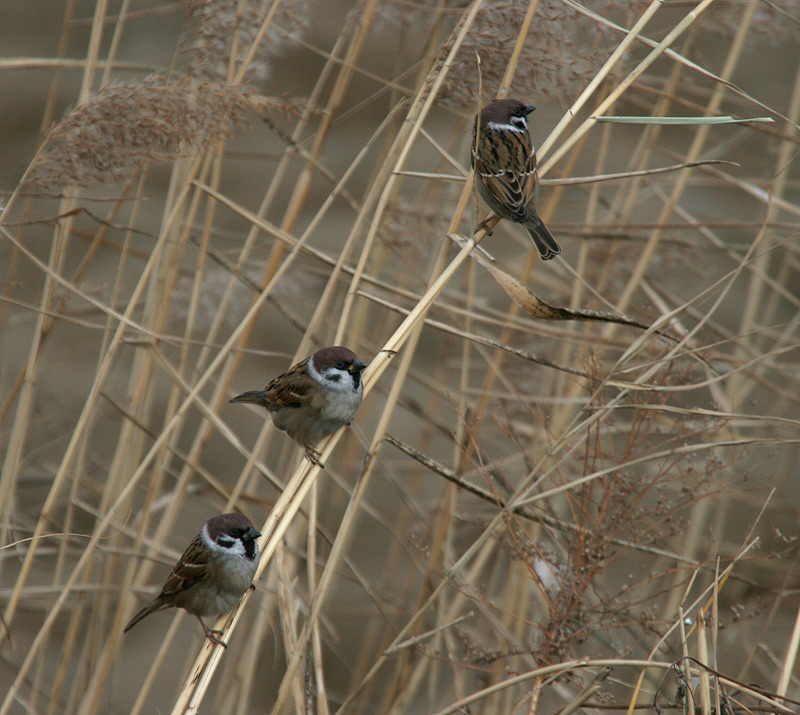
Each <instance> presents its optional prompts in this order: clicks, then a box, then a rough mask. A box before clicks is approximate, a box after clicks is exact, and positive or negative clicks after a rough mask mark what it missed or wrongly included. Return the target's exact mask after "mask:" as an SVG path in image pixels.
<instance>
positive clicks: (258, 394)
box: [229, 390, 267, 405]
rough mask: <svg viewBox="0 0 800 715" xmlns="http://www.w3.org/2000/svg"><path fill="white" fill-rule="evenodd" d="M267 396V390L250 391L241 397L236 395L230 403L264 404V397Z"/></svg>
mask: <svg viewBox="0 0 800 715" xmlns="http://www.w3.org/2000/svg"><path fill="white" fill-rule="evenodd" d="M266 394H267V391H266V390H250V392H243V393H242V394H241V395H236V397H234V398H233V399H232V400H229V402H252V403H254V404H256V405H261V404H263V400H264V395H266Z"/></svg>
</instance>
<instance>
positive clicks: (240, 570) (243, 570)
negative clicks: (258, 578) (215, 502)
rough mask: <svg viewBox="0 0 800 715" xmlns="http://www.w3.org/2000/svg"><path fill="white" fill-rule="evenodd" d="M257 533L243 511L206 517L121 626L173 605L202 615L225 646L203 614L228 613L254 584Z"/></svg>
mask: <svg viewBox="0 0 800 715" xmlns="http://www.w3.org/2000/svg"><path fill="white" fill-rule="evenodd" d="M259 536H261V534H260V533H259V532H258V531H256V528H255V527H254V526H253V524H252V523H251V521H250V519H248V518H247V517H246V516H242V515H241V514H220V515H219V516H215V517H214V518H212V519H209V520H208V521H207V522H206V523H205V524H204V525H203V528H202V529H201V530H200V533H199V534H198V535H197V536H196V537H195V538H194V541H192V543H191V544H189V547H188V548H187V549H186V551H184V552H183V556H181V558H180V560H179V561H178V563H177V564H175V568H173V569H172V573H171V574H170V575H169V578H168V579H167V580H166V583H165V584H164V588H162V589H161V593H159V594H158V596H156V597H155V598H154V599H153V600H152V601H150V603H148V604H147V605H146V606H145V607H144V608H143V609H142V610H141V611H139V612H138V613H137V614H136V615H135V616H134V617H133V618H132V619H131V621H130V623H128V625H127V626H125V631H124V632H125V633H127V632H128V631H129V630H130V629H131V628H133V627H134V626H135V625H136V624H137V623H138V622H139V621H141V620H142V618H144V617H145V616H149V615H150V614H151V613H155V612H156V611H163V610H164V609H165V608H173V607H176V608H183V609H184V610H186V611H189V613H191V614H192V615H193V616H194V617H195V618H197V620H198V621H200V625H201V626H202V627H203V633H205V636H206V638H208V639H209V640H210V641H212V642H214V643H217V644H219V645H221V646H225V645H226V644H225V643H224V642H223V641H222V640H220V635H222V632H221V631H215V630H212V629H211V628H209V627H208V626H207V625H206V624H205V623H204V622H203V617H205V616H220V615H222V614H223V613H227V612H228V611H230V610H231V609H232V608H233V607H234V606H235V605H236V604H237V603H238V602H239V600H240V599H241V598H242V596H244V594H245V593H246V591H247V589H248V588H250V587H251V586H252V585H253V576H254V575H255V572H256V566H257V565H258V556H259V549H258V544H257V543H256V539H257V538H258V537H259Z"/></svg>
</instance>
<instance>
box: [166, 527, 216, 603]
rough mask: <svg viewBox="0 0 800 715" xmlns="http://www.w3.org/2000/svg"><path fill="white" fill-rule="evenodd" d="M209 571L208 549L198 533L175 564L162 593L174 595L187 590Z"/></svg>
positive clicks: (201, 579)
mask: <svg viewBox="0 0 800 715" xmlns="http://www.w3.org/2000/svg"><path fill="white" fill-rule="evenodd" d="M207 573H208V550H207V549H206V548H205V546H203V542H202V540H201V536H200V534H198V535H197V536H196V537H195V538H194V540H193V541H192V543H191V544H189V546H188V548H187V549H186V551H184V552H183V556H181V558H180V560H179V561H178V563H177V564H175V568H173V569H172V573H171V574H170V575H169V578H168V579H167V580H166V582H165V583H164V588H163V589H161V595H162V596H174V595H175V594H176V593H180V592H181V591H185V590H186V589H187V588H191V587H192V586H194V585H195V584H197V583H200V582H201V581H203V580H204V579H205V578H206V575H207Z"/></svg>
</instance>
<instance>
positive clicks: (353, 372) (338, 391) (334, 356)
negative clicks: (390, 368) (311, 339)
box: [231, 345, 366, 467]
mask: <svg viewBox="0 0 800 715" xmlns="http://www.w3.org/2000/svg"><path fill="white" fill-rule="evenodd" d="M365 367H366V365H365V364H364V363H363V362H361V360H359V359H358V358H357V357H356V356H355V354H354V353H353V351H352V350H349V349H348V348H345V347H342V346H341V345H334V346H333V347H328V348H321V349H320V350H317V352H315V353H314V354H313V355H312V356H311V357H309V358H306V359H305V360H302V361H301V362H299V363H297V365H295V366H293V367H292V368H290V369H289V370H288V372H285V373H283V375H279V376H278V377H276V378H275V379H274V380H272V381H271V382H270V383H269V384H268V385H267V386H266V387H265V388H264V389H263V390H251V391H250V392H244V393H242V394H241V395H237V396H236V397H234V398H233V399H232V400H231V402H253V403H255V404H257V405H261V406H262V407H266V408H267V411H268V412H269V415H270V417H272V421H273V422H274V423H275V426H276V427H277V428H278V429H279V430H283V431H284V432H286V433H287V434H288V435H289V436H290V437H291V438H292V439H293V440H294V441H295V442H297V443H298V444H299V445H301V446H302V447H303V448H304V449H305V455H306V458H307V459H308V461H309V462H311V463H312V464H319V465H320V466H321V467H323V466H324V465H322V464H321V463H320V461H319V456H320V453H319V451H317V450H316V449H314V445H315V444H316V443H317V442H319V440H321V439H322V438H323V437H327V436H328V435H329V434H333V433H334V432H335V431H336V430H338V429H339V428H340V427H344V426H345V425H349V424H350V421H351V420H352V419H353V416H354V415H355V413H356V410H357V409H358V406H359V405H360V404H361V398H362V396H363V394H364V386H363V384H362V382H361V371H362V370H363V369H364V368H365Z"/></svg>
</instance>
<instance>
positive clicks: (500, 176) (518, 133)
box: [471, 99, 561, 261]
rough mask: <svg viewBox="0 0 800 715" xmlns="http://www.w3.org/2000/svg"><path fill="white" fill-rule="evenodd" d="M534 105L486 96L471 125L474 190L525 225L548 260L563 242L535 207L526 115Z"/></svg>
mask: <svg viewBox="0 0 800 715" xmlns="http://www.w3.org/2000/svg"><path fill="white" fill-rule="evenodd" d="M534 109H535V107H532V106H531V105H530V104H523V103H522V102H520V101H518V100H516V99H495V100H494V101H492V102H489V104H487V105H486V106H485V107H484V108H483V109H482V110H481V113H480V115H478V116H476V117H475V121H474V123H473V125H472V154H471V161H472V166H473V168H474V169H475V185H476V186H477V187H478V193H480V195H481V197H482V198H483V200H484V201H485V202H486V203H487V204H488V205H489V208H490V209H491V210H492V211H494V212H495V213H496V214H497V215H498V216H500V218H504V219H508V220H511V221H514V222H515V223H521V224H522V225H523V226H525V228H526V229H527V230H528V233H529V234H530V236H531V238H532V239H533V242H534V244H535V245H536V248H537V250H538V251H539V255H540V256H541V257H542V260H544V261H547V260H549V259H551V258H552V257H553V256H555V255H557V254H559V253H561V247H560V246H559V245H558V243H556V240H555V238H553V234H552V233H550V231H549V230H548V229H547V226H545V225H544V223H542V220H541V219H540V218H539V214H538V213H536V191H537V187H538V183H539V177H538V176H537V174H536V151H535V150H534V148H533V143H532V142H531V136H530V134H529V133H528V120H527V116H528V115H529V114H530V113H531V112H532V111H533V110H534ZM478 132H480V133H479V134H478ZM476 135H477V136H476ZM484 224H485V222H481V224H479V228H484V227H485V226H484Z"/></svg>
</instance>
